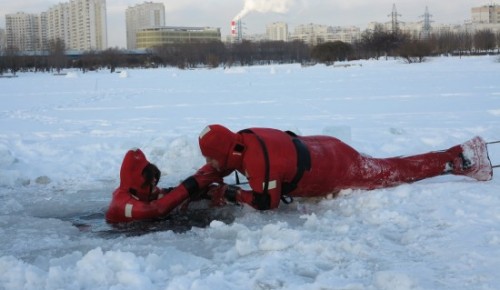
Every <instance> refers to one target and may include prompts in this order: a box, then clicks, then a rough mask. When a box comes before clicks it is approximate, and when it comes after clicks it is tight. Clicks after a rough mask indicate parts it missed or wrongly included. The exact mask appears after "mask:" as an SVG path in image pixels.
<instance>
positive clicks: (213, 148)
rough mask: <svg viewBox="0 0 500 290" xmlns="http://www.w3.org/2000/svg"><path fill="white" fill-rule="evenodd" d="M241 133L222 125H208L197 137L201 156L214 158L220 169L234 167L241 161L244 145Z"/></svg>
mask: <svg viewBox="0 0 500 290" xmlns="http://www.w3.org/2000/svg"><path fill="white" fill-rule="evenodd" d="M241 139H242V137H241V135H239V134H236V133H234V132H232V131H231V130H229V129H227V128H226V127H224V126H222V125H217V124H215V125H208V126H207V127H205V129H203V131H201V133H200V137H199V139H198V141H199V144H200V150H201V153H202V154H203V156H205V157H209V158H212V159H215V160H216V161H217V162H218V163H219V166H220V167H221V168H220V169H221V170H226V169H236V168H238V167H239V165H240V162H241V155H242V152H243V149H244V146H243V145H242V144H241Z"/></svg>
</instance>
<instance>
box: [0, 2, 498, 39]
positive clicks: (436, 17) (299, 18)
mask: <svg viewBox="0 0 500 290" xmlns="http://www.w3.org/2000/svg"><path fill="white" fill-rule="evenodd" d="M150 1H152V2H156V3H164V4H165V12H166V15H165V16H166V25H167V26H210V27H218V28H221V33H222V35H223V37H224V36H225V35H227V34H229V31H230V21H231V20H232V19H233V18H234V17H236V16H237V15H240V14H245V15H244V16H243V18H242V19H243V23H244V26H245V29H246V30H245V33H249V34H253V33H265V27H266V24H268V23H272V22H276V21H284V22H287V23H288V26H289V30H290V31H293V28H294V27H295V26H297V25H299V24H307V23H314V24H323V25H331V26H347V25H355V26H358V27H360V28H361V29H365V28H366V25H367V24H368V23H369V22H372V21H376V22H386V21H389V20H390V17H389V16H388V15H389V14H390V13H391V11H392V5H393V4H396V8H397V12H398V13H399V14H400V17H399V19H400V21H403V22H417V21H421V20H422V18H421V17H420V16H422V15H423V14H424V12H425V7H426V6H427V7H428V8H429V12H430V14H431V15H432V20H433V21H434V23H439V24H460V23H463V22H464V21H465V20H467V19H470V18H471V13H470V10H471V8H472V7H477V6H483V5H487V4H491V3H492V2H494V1H487V0H484V1H483V0H439V1H430V0H398V1H396V0H370V1H366V0H202V1H201V0H156V1H155V0H150ZM61 2H69V0H0V9H1V10H0V27H1V28H5V14H10V13H16V12H26V13H40V12H43V11H46V10H48V8H49V7H51V6H52V5H54V4H57V3H61ZM144 2H145V1H144V0H107V20H108V45H109V46H111V47H125V46H126V41H125V10H126V9H127V7H129V6H134V5H136V4H140V3H144Z"/></svg>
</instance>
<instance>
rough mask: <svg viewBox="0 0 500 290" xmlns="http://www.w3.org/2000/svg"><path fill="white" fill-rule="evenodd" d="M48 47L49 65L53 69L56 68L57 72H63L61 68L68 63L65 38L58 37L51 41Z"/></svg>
mask: <svg viewBox="0 0 500 290" xmlns="http://www.w3.org/2000/svg"><path fill="white" fill-rule="evenodd" d="M48 47H49V57H48V58H49V59H48V65H49V67H50V68H51V69H55V70H56V71H57V73H61V70H62V69H63V68H65V67H66V65H67V57H66V44H65V43H64V40H62V39H60V38H56V39H53V40H50V41H49V44H48Z"/></svg>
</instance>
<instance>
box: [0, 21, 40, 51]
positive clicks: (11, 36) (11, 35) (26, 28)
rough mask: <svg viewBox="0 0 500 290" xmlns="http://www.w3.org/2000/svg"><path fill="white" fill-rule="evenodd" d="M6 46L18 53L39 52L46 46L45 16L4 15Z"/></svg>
mask: <svg viewBox="0 0 500 290" xmlns="http://www.w3.org/2000/svg"><path fill="white" fill-rule="evenodd" d="M5 26H6V28H5V38H6V46H7V47H11V48H15V49H18V50H20V51H39V50H42V49H43V48H44V47H45V45H46V33H47V26H46V14H45V13H42V14H27V13H24V12H18V13H15V14H7V15H5Z"/></svg>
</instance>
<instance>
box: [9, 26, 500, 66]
mask: <svg viewBox="0 0 500 290" xmlns="http://www.w3.org/2000/svg"><path fill="white" fill-rule="evenodd" d="M318 42H319V43H320V44H318V45H316V46H312V47H311V46H309V45H307V44H305V43H304V42H301V41H293V42H283V41H263V42H250V41H243V42H241V43H233V44H224V43H222V42H210V43H183V44H166V45H162V46H159V47H155V48H154V49H151V50H149V51H148V52H146V53H140V54H133V53H127V52H124V51H121V50H118V49H115V48H112V49H108V50H105V51H100V52H96V51H89V52H85V53H83V54H78V55H67V54H66V53H65V49H64V47H65V45H64V42H62V41H60V40H56V41H53V42H51V43H50V45H49V50H48V51H47V52H45V53H43V54H38V55H37V54H31V55H28V54H22V53H20V52H19V51H17V50H16V49H15V48H7V49H4V50H3V51H0V74H3V73H5V72H8V71H10V72H12V73H13V74H15V73H16V72H17V71H20V70H21V71H26V70H31V71H52V72H56V73H58V72H60V71H61V70H62V69H64V68H78V69H81V70H82V71H84V72H85V71H89V70H96V69H101V68H108V69H110V71H111V72H113V71H114V70H115V69H116V68H117V67H157V66H176V67H179V68H193V67H200V66H205V67H212V68H213V67H218V66H221V65H222V66H233V65H255V64H271V63H302V64H304V63H316V62H319V63H326V64H333V63H334V62H336V61H344V60H353V59H368V58H376V59H378V58H380V57H401V58H403V59H404V60H406V61H407V62H409V63H411V62H421V61H423V60H424V59H425V57H426V56H432V55H442V54H446V55H448V54H456V55H467V54H477V53H499V47H500V33H496V34H495V33H493V32H492V31H490V30H482V31H478V32H476V33H474V34H470V33H466V32H463V33H452V32H446V33H440V34H434V35H431V36H430V37H428V38H426V39H417V38H412V37H410V36H408V35H405V34H401V33H392V32H387V31H385V30H384V29H383V28H382V27H376V28H375V29H374V30H370V31H368V30H367V31H365V32H364V33H363V34H362V37H361V39H359V40H358V41H356V42H355V43H352V44H349V43H344V42H340V41H336V42H324V43H321V42H322V41H321V40H318Z"/></svg>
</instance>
